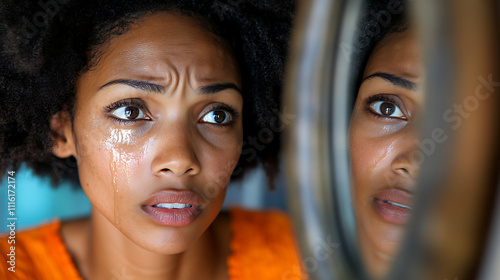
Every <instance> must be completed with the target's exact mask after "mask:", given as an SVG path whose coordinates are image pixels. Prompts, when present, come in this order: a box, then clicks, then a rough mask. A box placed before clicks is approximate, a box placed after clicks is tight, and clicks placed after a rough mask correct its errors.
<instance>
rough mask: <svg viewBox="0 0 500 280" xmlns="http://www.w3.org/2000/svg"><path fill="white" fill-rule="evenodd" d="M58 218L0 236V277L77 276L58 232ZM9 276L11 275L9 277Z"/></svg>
mask: <svg viewBox="0 0 500 280" xmlns="http://www.w3.org/2000/svg"><path fill="white" fill-rule="evenodd" d="M60 229H61V223H60V222H59V221H56V222H53V223H50V224H47V225H44V226H41V227H38V228H35V229H31V230H26V231H22V232H16V230H15V229H14V230H10V231H9V232H7V235H5V236H2V237H0V252H1V254H2V255H1V256H0V260H1V259H2V258H4V259H5V261H3V262H2V264H0V278H2V279H10V278H12V276H15V277H16V278H18V279H63V278H64V277H68V276H69V277H72V279H78V274H77V273H76V270H74V269H71V268H73V264H72V261H71V257H70V256H69V254H68V253H67V251H66V248H65V246H64V243H63V242H62V239H61V235H60ZM9 276H10V278H9Z"/></svg>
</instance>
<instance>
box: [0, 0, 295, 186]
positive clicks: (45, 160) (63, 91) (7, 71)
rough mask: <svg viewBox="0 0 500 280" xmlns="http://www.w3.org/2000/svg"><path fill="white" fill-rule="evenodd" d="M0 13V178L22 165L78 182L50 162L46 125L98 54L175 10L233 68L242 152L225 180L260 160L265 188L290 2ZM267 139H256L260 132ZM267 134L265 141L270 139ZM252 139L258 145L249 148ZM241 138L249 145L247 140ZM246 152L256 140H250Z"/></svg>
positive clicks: (74, 0)
mask: <svg viewBox="0 0 500 280" xmlns="http://www.w3.org/2000/svg"><path fill="white" fill-rule="evenodd" d="M2 2H3V3H2V4H1V5H0V38H1V41H0V103H1V104H2V110H0V172H1V174H4V173H5V171H6V170H7V169H8V168H14V169H17V168H19V166H20V165H21V164H22V163H26V164H27V165H28V166H29V167H31V168H32V169H33V170H34V171H35V172H36V173H37V174H39V175H50V176H51V177H52V179H53V183H56V182H57V181H59V180H60V179H63V178H72V179H77V172H76V163H75V159H59V158H56V157H55V156H53V155H52V152H51V151H52V145H53V140H52V136H51V130H50V126H49V121H50V119H51V117H52V116H54V114H56V113H57V112H60V111H62V110H68V111H69V112H70V114H71V112H72V108H73V102H74V99H75V82H76V80H77V79H78V77H79V76H80V75H81V74H82V73H84V72H85V71H87V70H88V69H89V68H90V67H92V63H93V61H98V58H99V57H98V56H99V52H98V51H96V50H98V48H99V46H101V45H102V44H104V43H106V42H107V41H108V40H110V38H111V37H112V36H116V35H120V34H122V33H124V32H126V31H127V30H128V28H129V27H130V26H131V24H133V23H134V22H135V21H136V20H138V19H140V18H141V17H142V16H144V15H147V14H151V13H155V12H159V11H175V12H180V13H182V14H185V15H188V16H193V17H195V18H198V19H202V20H204V21H208V22H209V23H210V28H212V29H213V30H214V32H215V33H216V34H217V35H219V36H221V37H223V38H224V39H226V40H227V42H228V43H229V44H230V45H231V47H232V49H233V52H234V55H235V57H236V60H237V62H238V64H239V66H240V71H241V74H242V79H243V98H244V106H245V110H244V116H243V126H244V128H245V129H244V140H245V142H244V146H243V151H244V153H243V154H242V157H241V158H240V161H239V163H238V166H237V168H236V169H235V171H234V172H233V175H234V176H235V177H240V175H241V174H243V172H242V171H244V170H245V169H247V168H248V167H252V166H255V165H256V163H257V162H258V160H259V159H260V160H261V162H262V163H263V165H264V168H265V169H266V172H267V174H268V175H269V178H270V182H272V179H273V176H274V173H275V172H276V170H277V167H276V162H277V161H276V158H277V155H278V151H279V131H278V129H276V127H277V126H276V125H275V126H274V129H270V124H272V123H276V122H279V117H278V114H279V108H280V95H281V90H282V81H283V71H284V62H285V58H286V54H287V49H288V39H289V33H290V29H291V24H292V20H293V8H294V3H293V1H292V0H280V1H247V0H215V1H212V0H199V1H194V0H141V1H137V0H106V1H103V0H86V1H81V0H42V1H32V0H23V1H14V0H3V1H2ZM263 131H266V132H268V133H266V134H265V135H266V136H267V137H263V135H264V133H262V132H263ZM269 131H271V132H272V133H269ZM257 138H258V139H259V140H260V141H261V142H262V143H260V144H265V145H260V144H259V145H258V146H256V145H254V146H252V144H250V142H252V141H250V140H252V139H257ZM249 139H250V140H249ZM253 142H254V143H255V141H253Z"/></svg>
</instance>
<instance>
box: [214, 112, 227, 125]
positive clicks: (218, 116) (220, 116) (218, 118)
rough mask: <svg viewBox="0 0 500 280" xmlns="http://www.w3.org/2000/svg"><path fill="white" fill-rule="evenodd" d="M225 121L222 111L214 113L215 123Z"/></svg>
mask: <svg viewBox="0 0 500 280" xmlns="http://www.w3.org/2000/svg"><path fill="white" fill-rule="evenodd" d="M225 119H226V114H225V113H224V111H214V121H215V122H216V123H223V122H224V120H225Z"/></svg>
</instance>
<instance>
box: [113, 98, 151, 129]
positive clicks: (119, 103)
mask: <svg viewBox="0 0 500 280" xmlns="http://www.w3.org/2000/svg"><path fill="white" fill-rule="evenodd" d="M128 106H134V107H137V108H139V109H140V110H142V111H147V110H145V109H144V108H145V107H146V105H145V104H144V102H143V101H142V100H139V99H125V100H120V101H117V102H114V103H113V104H111V105H109V106H108V107H106V108H105V109H104V110H105V111H106V113H107V115H108V117H109V118H111V119H112V120H113V121H115V122H117V123H118V124H133V123H136V122H140V121H145V120H146V121H147V120H149V119H138V120H123V119H119V118H116V117H114V116H113V115H112V114H111V113H112V112H113V111H114V110H116V109H118V108H121V107H128ZM144 114H147V113H146V112H144Z"/></svg>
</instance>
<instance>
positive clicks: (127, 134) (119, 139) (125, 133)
mask: <svg viewBox="0 0 500 280" xmlns="http://www.w3.org/2000/svg"><path fill="white" fill-rule="evenodd" d="M132 142H133V141H132V130H131V129H111V131H110V134H109V137H108V139H106V147H107V148H109V149H111V148H112V147H113V146H115V145H131V144H133V143H132Z"/></svg>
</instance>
